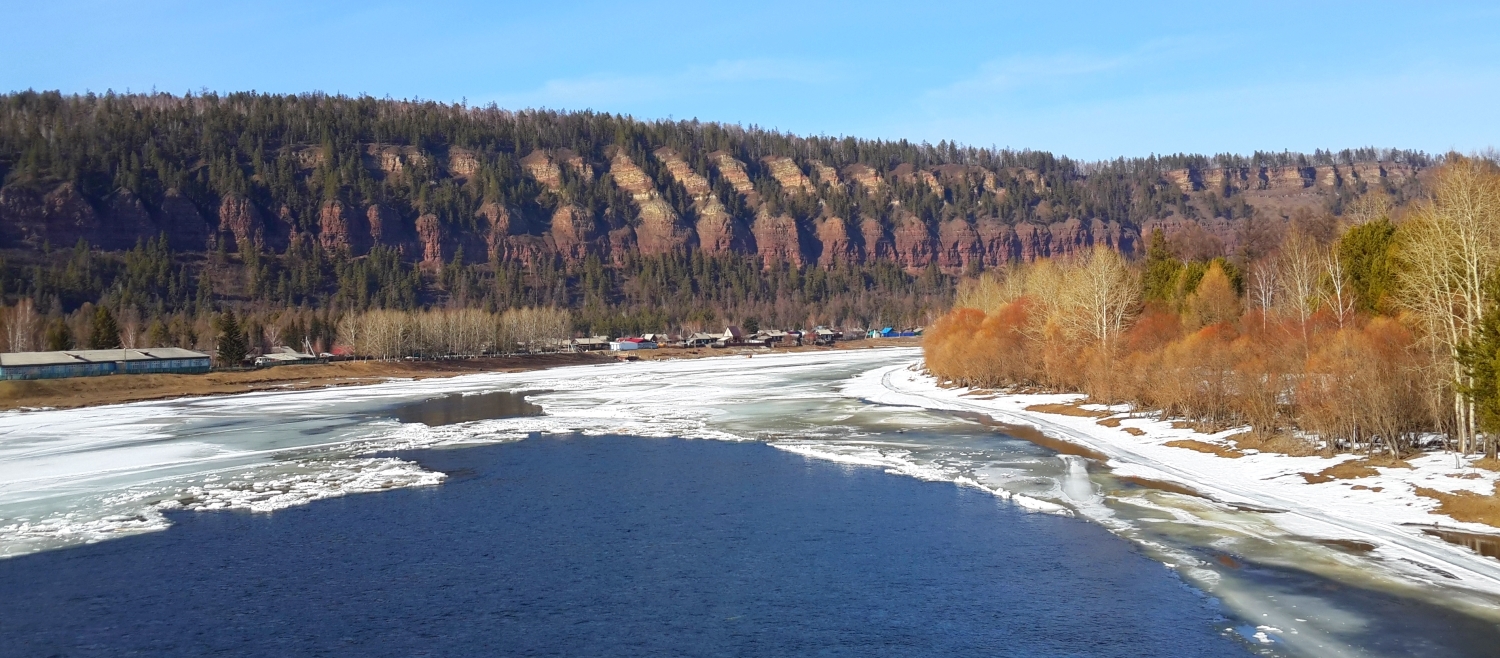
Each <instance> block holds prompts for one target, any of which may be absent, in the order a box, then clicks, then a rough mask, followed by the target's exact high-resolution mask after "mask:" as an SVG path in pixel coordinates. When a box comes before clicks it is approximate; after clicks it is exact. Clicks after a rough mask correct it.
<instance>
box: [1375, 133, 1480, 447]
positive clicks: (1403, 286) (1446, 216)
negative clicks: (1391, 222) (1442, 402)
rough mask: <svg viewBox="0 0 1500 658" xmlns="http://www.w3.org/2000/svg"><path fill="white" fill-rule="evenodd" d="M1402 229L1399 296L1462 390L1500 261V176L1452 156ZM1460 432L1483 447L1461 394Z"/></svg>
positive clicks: (1461, 441) (1456, 410) (1457, 409)
mask: <svg viewBox="0 0 1500 658" xmlns="http://www.w3.org/2000/svg"><path fill="white" fill-rule="evenodd" d="M1433 183H1434V184H1433V188H1432V195H1431V197H1430V198H1428V199H1426V200H1424V201H1422V202H1420V203H1418V204H1417V205H1416V208H1415V209H1414V210H1413V211H1412V212H1411V213H1410V215H1409V217H1408V219H1407V221H1406V222H1404V223H1403V224H1402V225H1401V227H1400V228H1399V229H1398V239H1399V240H1400V243H1401V245H1402V247H1403V249H1402V250H1401V264H1402V267H1401V268H1400V272H1399V274H1398V279H1397V281H1398V284H1399V287H1398V291H1397V300H1398V302H1399V303H1400V304H1401V305H1402V306H1404V307H1405V308H1406V309H1407V310H1409V311H1411V312H1412V314H1413V315H1415V316H1416V317H1417V318H1418V323H1419V324H1420V325H1421V328H1422V329H1423V330H1424V332H1423V333H1424V338H1425V339H1426V340H1427V341H1428V345H1429V349H1431V350H1432V351H1433V352H1434V356H1435V357H1437V358H1436V359H1435V360H1434V361H1435V363H1436V364H1437V365H1438V367H1442V368H1445V369H1446V370H1447V371H1448V373H1449V377H1448V379H1449V381H1450V382H1452V383H1453V385H1455V386H1457V387H1458V388H1460V389H1465V388H1470V385H1471V384H1472V382H1470V381H1469V380H1468V377H1467V376H1466V375H1465V373H1464V370H1463V367H1462V366H1461V365H1460V363H1459V360H1458V350H1459V348H1460V346H1462V345H1463V344H1465V343H1467V342H1469V341H1471V340H1472V339H1473V337H1474V332H1475V329H1476V327H1477V326H1478V324H1479V321H1480V318H1481V317H1482V316H1483V315H1484V311H1485V309H1486V308H1487V306H1488V305H1489V304H1491V303H1493V302H1494V300H1491V299H1489V298H1488V294H1487V293H1486V291H1485V285H1484V284H1485V281H1486V280H1488V279H1489V278H1490V277H1491V276H1492V275H1493V273H1494V271H1495V266H1496V263H1497V260H1500V173H1497V172H1496V169H1495V165H1494V164H1492V163H1489V162H1486V161H1483V160H1474V159H1469V158H1464V157H1461V156H1452V157H1451V158H1450V160H1449V162H1448V163H1447V164H1446V165H1444V166H1443V168H1442V169H1440V170H1439V171H1438V173H1437V175H1436V177H1435V180H1434V182H1433ZM1453 417H1454V436H1455V437H1456V438H1457V439H1458V448H1459V450H1460V451H1461V452H1465V453H1467V452H1469V451H1470V450H1472V449H1473V448H1475V447H1476V446H1475V439H1476V436H1475V429H1476V428H1475V418H1474V406H1473V404H1472V403H1470V402H1469V401H1468V400H1466V399H1465V398H1464V397H1463V396H1461V395H1455V396H1453Z"/></svg>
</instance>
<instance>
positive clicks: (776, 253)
mask: <svg viewBox="0 0 1500 658" xmlns="http://www.w3.org/2000/svg"><path fill="white" fill-rule="evenodd" d="M750 232H751V233H753V234H754V235H755V253H756V254H758V255H760V258H761V261H762V262H764V263H766V264H767V265H768V266H769V265H770V264H772V263H776V262H785V263H792V264H795V265H801V264H803V262H804V258H803V254H802V236H801V235H800V233H799V231H798V227H797V220H795V219H793V218H792V217H791V216H790V215H784V214H783V215H772V214H771V213H769V212H766V211H765V209H761V212H760V213H759V214H757V215H756V217H755V223H754V224H751V226H750Z"/></svg>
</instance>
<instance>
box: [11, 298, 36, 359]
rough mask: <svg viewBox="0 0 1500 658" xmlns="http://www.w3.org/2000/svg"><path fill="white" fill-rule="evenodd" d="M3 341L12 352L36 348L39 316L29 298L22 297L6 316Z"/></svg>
mask: <svg viewBox="0 0 1500 658" xmlns="http://www.w3.org/2000/svg"><path fill="white" fill-rule="evenodd" d="M6 315H7V317H6V319H5V339H6V343H7V346H8V347H9V349H10V351H12V352H29V351H31V350H33V349H35V348H36V332H37V329H38V328H39V327H40V326H41V321H42V319H41V316H40V315H38V314H37V312H36V307H35V306H34V305H33V304H32V303H31V298H29V297H22V298H21V301H19V302H16V305H15V306H14V307H11V309H10V312H9V313H7V314H6Z"/></svg>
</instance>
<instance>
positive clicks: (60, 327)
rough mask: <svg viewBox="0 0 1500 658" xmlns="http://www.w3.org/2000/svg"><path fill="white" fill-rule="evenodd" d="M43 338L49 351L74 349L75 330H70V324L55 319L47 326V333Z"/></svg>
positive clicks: (60, 319)
mask: <svg viewBox="0 0 1500 658" xmlns="http://www.w3.org/2000/svg"><path fill="white" fill-rule="evenodd" d="M43 338H44V339H45V342H46V344H47V350H48V351H52V352H56V351H58V350H71V349H73V330H71V329H69V328H68V323H67V322H64V321H63V319H62V318H55V319H53V320H52V322H51V323H49V324H48V325H47V333H46V335H45V336H44V337H43Z"/></svg>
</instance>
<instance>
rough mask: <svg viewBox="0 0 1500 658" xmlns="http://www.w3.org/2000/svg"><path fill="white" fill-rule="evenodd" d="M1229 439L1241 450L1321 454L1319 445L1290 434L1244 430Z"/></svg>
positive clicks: (1302, 454)
mask: <svg viewBox="0 0 1500 658" xmlns="http://www.w3.org/2000/svg"><path fill="white" fill-rule="evenodd" d="M1229 440H1231V441H1233V442H1234V444H1235V445H1236V446H1239V448H1240V449H1241V450H1258V451H1260V452H1274V453H1278V454H1282V455H1288V456H1291V457H1311V456H1313V455H1318V454H1321V453H1320V452H1319V450H1318V448H1317V446H1314V445H1313V444H1312V443H1309V442H1308V441H1306V440H1303V439H1300V438H1297V437H1295V436H1292V435H1290V434H1272V435H1270V436H1267V435H1264V434H1258V433H1255V432H1243V433H1240V434H1236V435H1234V436H1232V437H1230V439H1229Z"/></svg>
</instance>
